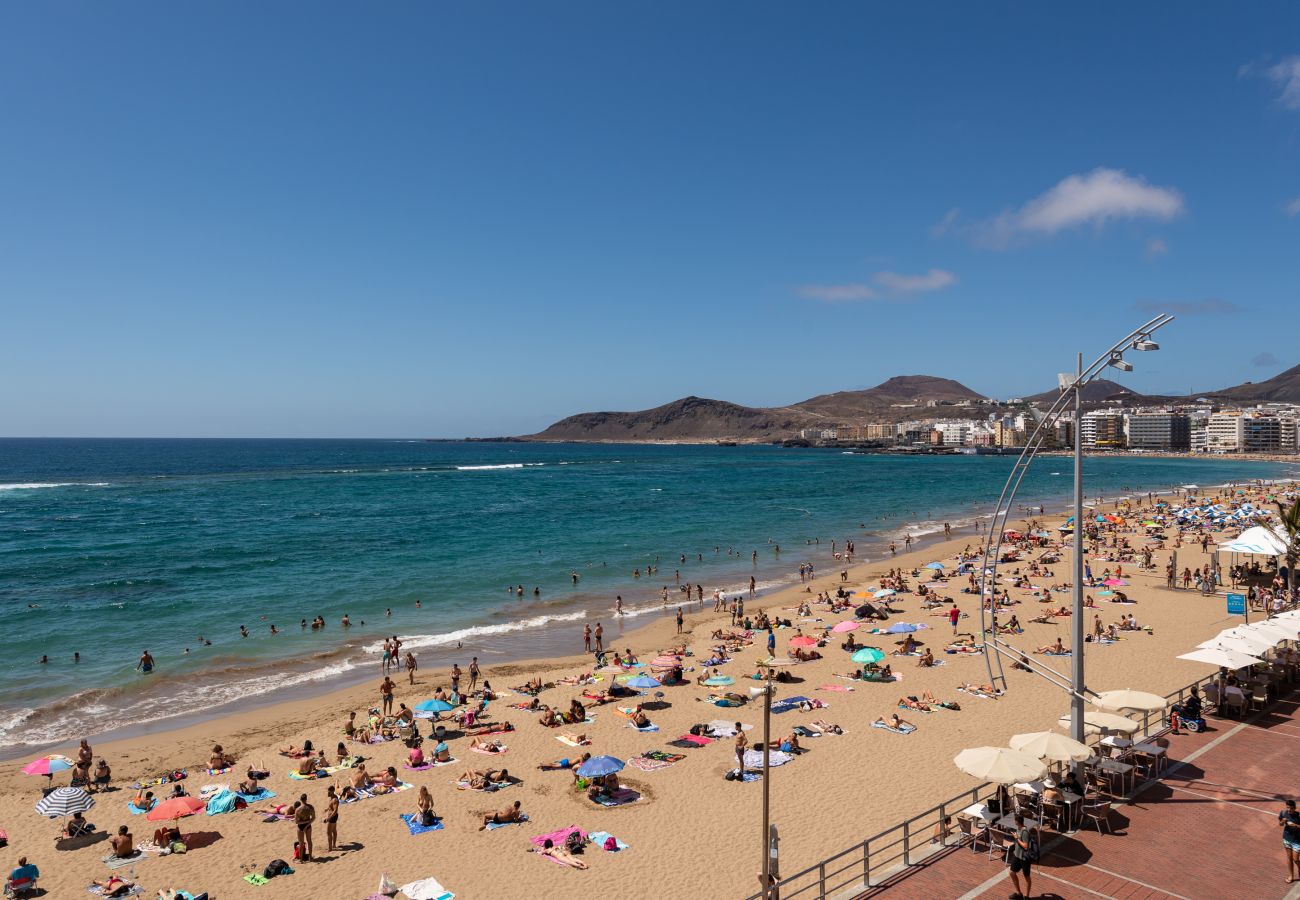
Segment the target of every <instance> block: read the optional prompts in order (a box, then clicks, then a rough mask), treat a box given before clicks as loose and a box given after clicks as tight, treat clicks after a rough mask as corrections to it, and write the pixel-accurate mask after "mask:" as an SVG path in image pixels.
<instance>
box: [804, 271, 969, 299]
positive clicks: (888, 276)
mask: <svg viewBox="0 0 1300 900" xmlns="http://www.w3.org/2000/svg"><path fill="white" fill-rule="evenodd" d="M956 283H957V276H956V275H954V274H952V273H951V272H949V271H947V270H945V269H931V270H930V271H928V272H924V273H922V274H920V275H903V274H901V273H899V272H877V273H876V274H874V275H872V276H871V283H870V284H868V283H866V282H862V281H852V282H847V283H843V284H805V285H800V287H799V288H798V290H797V293H798V294H799V296H800V297H803V298H805V299H808V300H821V301H823V302H825V303H852V302H860V301H863V300H903V299H906V298H908V297H910V296H912V295H914V294H925V293H929V292H930V291H940V290H943V289H944V288H946V287H952V286H953V285H954V284H956Z"/></svg>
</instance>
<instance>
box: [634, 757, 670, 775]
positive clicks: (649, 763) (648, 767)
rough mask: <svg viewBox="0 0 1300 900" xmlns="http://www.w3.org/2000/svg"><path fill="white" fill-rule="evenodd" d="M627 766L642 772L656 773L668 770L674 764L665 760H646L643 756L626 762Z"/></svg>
mask: <svg viewBox="0 0 1300 900" xmlns="http://www.w3.org/2000/svg"><path fill="white" fill-rule="evenodd" d="M627 764H628V765H629V766H631V767H632V768H634V769H638V770H640V771H642V772H658V771H659V770H660V769H667V768H670V767H671V766H673V765H674V762H673V761H671V760H666V759H646V758H645V757H644V756H634V757H632V758H631V759H629V760H628V761H627Z"/></svg>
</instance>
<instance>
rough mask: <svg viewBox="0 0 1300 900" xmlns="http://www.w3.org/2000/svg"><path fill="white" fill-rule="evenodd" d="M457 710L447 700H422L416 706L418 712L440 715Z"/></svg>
mask: <svg viewBox="0 0 1300 900" xmlns="http://www.w3.org/2000/svg"><path fill="white" fill-rule="evenodd" d="M455 708H456V707H454V706H452V705H451V704H450V703H448V702H447V701H446V700H421V701H420V702H419V703H417V704H415V711H416V712H428V713H440V712H449V711H451V710H453V709H455Z"/></svg>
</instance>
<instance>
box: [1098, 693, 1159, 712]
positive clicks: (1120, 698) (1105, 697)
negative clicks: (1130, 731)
mask: <svg viewBox="0 0 1300 900" xmlns="http://www.w3.org/2000/svg"><path fill="white" fill-rule="evenodd" d="M1092 705H1093V706H1096V707H1099V708H1101V709H1119V710H1124V709H1132V710H1136V711H1137V712H1156V711H1158V710H1161V709H1164V708H1165V698H1164V697H1161V696H1160V695H1158V694H1148V693H1147V692H1146V691H1134V690H1128V689H1125V690H1122V691H1102V692H1101V693H1100V694H1098V695H1097V696H1096V697H1095V698H1093V700H1092Z"/></svg>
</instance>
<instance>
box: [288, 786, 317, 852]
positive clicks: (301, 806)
mask: <svg viewBox="0 0 1300 900" xmlns="http://www.w3.org/2000/svg"><path fill="white" fill-rule="evenodd" d="M315 821H316V807H314V806H312V805H311V804H310V803H308V802H307V795H306V794H303V795H302V796H301V797H299V798H298V808H297V809H295V810H294V811H293V823H294V824H295V825H297V826H298V845H299V846H300V847H301V848H302V858H303V859H304V860H308V861H310V860H311V823H312V822H315Z"/></svg>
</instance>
